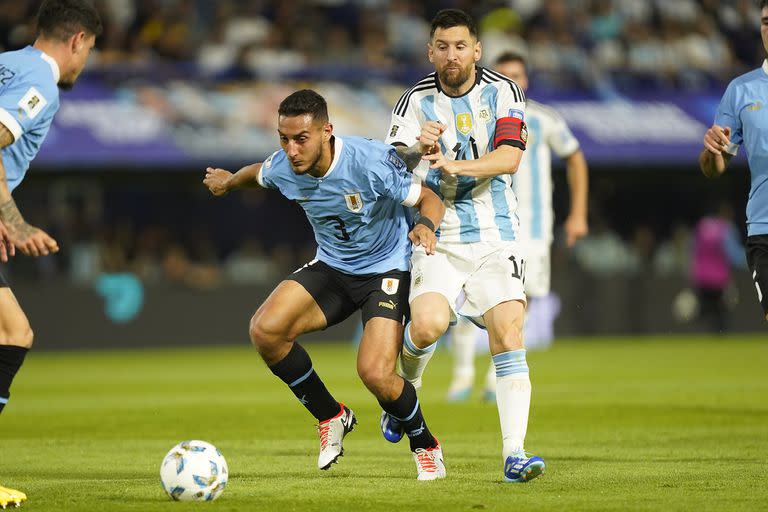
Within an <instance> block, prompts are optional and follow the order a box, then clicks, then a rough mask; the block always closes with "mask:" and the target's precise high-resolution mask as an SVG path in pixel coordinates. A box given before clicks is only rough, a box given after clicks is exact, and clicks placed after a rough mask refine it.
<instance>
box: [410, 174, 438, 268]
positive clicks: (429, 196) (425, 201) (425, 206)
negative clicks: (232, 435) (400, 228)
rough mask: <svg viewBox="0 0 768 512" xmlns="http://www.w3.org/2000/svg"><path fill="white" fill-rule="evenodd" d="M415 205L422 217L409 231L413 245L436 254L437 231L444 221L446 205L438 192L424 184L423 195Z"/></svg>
mask: <svg viewBox="0 0 768 512" xmlns="http://www.w3.org/2000/svg"><path fill="white" fill-rule="evenodd" d="M414 206H416V207H418V209H419V214H420V217H419V220H418V221H416V225H415V226H414V227H413V229H412V230H411V232H410V233H408V239H409V240H410V241H411V242H413V245H416V246H419V245H420V246H422V247H424V250H425V251H426V252H427V254H434V253H435V247H436V246H437V236H436V235H435V231H436V230H437V228H438V227H439V226H440V223H441V222H442V221H443V215H444V214H445V206H444V205H443V202H442V201H441V200H440V198H439V197H437V194H435V193H434V192H432V191H431V190H430V189H428V188H427V187H425V186H424V185H422V186H421V195H419V200H418V201H416V204H415V205H414Z"/></svg>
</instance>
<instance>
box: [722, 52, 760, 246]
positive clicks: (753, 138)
mask: <svg viewBox="0 0 768 512" xmlns="http://www.w3.org/2000/svg"><path fill="white" fill-rule="evenodd" d="M715 124H717V125H720V126H727V127H729V128H730V129H731V147H729V148H728V150H727V151H728V153H730V154H732V155H735V154H736V151H737V150H738V148H739V146H741V145H742V144H743V145H744V146H745V147H746V151H747V159H748V160H749V169H750V172H751V174H752V184H751V187H750V191H749V200H748V202H747V234H748V235H749V236H753V235H766V234H768V61H766V62H764V63H763V66H762V67H761V68H759V69H756V70H754V71H751V72H749V73H746V74H744V75H741V76H740V77H738V78H736V79H734V80H733V81H732V82H731V83H730V84H729V85H728V88H727V89H726V91H725V94H724V95H723V99H722V100H721V101H720V106H719V107H718V109H717V117H716V118H715Z"/></svg>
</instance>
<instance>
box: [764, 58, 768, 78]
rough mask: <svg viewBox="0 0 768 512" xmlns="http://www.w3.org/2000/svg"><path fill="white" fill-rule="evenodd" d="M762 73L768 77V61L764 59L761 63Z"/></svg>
mask: <svg viewBox="0 0 768 512" xmlns="http://www.w3.org/2000/svg"><path fill="white" fill-rule="evenodd" d="M763 73H765V74H766V75H768V59H765V60H764V61H763Z"/></svg>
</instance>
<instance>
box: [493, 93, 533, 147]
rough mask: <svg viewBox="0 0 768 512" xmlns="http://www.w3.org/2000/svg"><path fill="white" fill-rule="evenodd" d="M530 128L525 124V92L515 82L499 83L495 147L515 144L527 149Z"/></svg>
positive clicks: (514, 145)
mask: <svg viewBox="0 0 768 512" xmlns="http://www.w3.org/2000/svg"><path fill="white" fill-rule="evenodd" d="M527 143H528V129H527V128H526V126H525V93H524V92H523V90H522V89H520V87H519V86H518V85H517V84H516V83H514V82H508V81H506V80H505V81H503V82H501V83H499V86H498V94H497V95H496V132H495V134H494V140H493V147H494V149H495V148H497V147H499V146H504V145H508V146H513V147H516V148H518V149H522V150H525V146H526V144H527Z"/></svg>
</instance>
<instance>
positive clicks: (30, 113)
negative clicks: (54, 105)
mask: <svg viewBox="0 0 768 512" xmlns="http://www.w3.org/2000/svg"><path fill="white" fill-rule="evenodd" d="M47 104H48V100H46V99H45V97H44V96H43V95H42V94H40V91H38V90H37V89H35V88H34V87H30V88H29V90H28V91H27V94H25V95H24V96H23V97H22V98H21V99H20V100H19V103H18V105H19V114H21V113H22V112H23V113H25V114H26V115H27V117H29V118H30V119H34V118H35V117H37V114H39V113H40V112H42V110H43V109H44V108H45V106H46V105H47Z"/></svg>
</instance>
